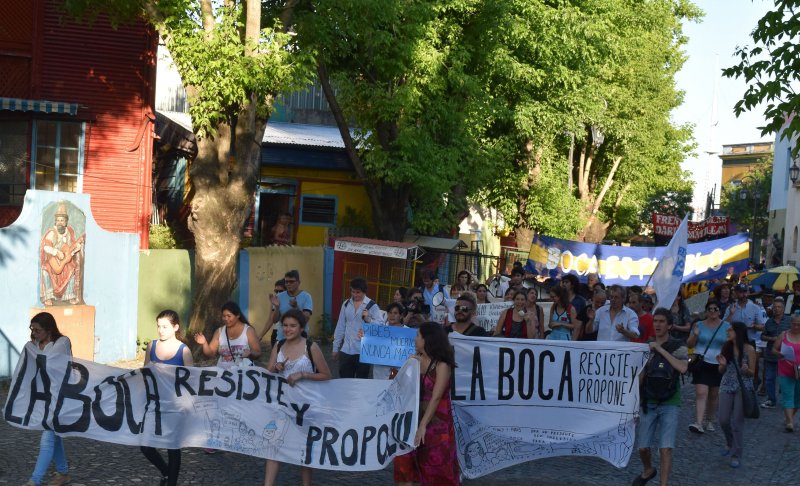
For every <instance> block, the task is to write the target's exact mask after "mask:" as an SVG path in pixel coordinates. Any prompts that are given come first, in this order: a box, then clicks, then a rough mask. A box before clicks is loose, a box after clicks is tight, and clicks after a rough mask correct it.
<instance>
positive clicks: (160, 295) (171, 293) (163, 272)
mask: <svg viewBox="0 0 800 486" xmlns="http://www.w3.org/2000/svg"><path fill="white" fill-rule="evenodd" d="M193 269H194V253H193V252H189V251H188V250H147V251H142V252H140V254H139V305H138V309H137V319H138V327H137V337H138V338H139V339H140V340H144V342H147V341H149V340H151V339H155V338H157V337H158V333H156V316H157V315H158V313H159V312H161V311H162V310H164V309H173V310H174V311H176V312H177V313H178V314H179V315H180V317H181V325H182V327H183V328H184V329H185V328H186V326H187V325H188V324H189V314H190V312H191V306H192V272H193Z"/></svg>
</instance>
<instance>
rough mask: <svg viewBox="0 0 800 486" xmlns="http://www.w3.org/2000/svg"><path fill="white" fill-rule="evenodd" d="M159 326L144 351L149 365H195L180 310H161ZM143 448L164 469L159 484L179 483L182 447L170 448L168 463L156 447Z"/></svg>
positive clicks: (166, 485)
mask: <svg viewBox="0 0 800 486" xmlns="http://www.w3.org/2000/svg"><path fill="white" fill-rule="evenodd" d="M156 329H157V330H158V339H154V340H152V341H150V344H148V345H147V351H146V352H145V354H144V365H145V366H148V365H149V364H150V363H163V364H167V365H173V366H192V365H194V360H193V359H192V353H191V351H189V347H188V346H186V345H185V344H183V341H181V339H180V335H181V321H180V317H178V313H177V312H175V311H174V310H171V309H165V310H163V311H161V312H159V314H158V316H157V317H156ZM139 449H140V450H141V451H142V454H144V457H146V458H147V460H148V461H150V463H151V464H152V465H154V466H155V467H156V468H157V469H158V470H159V472H161V482H159V483H158V484H159V486H175V485H177V484H178V474H179V473H180V471H181V450H180V449H167V462H164V458H163V457H161V454H160V453H159V452H158V450H156V448H155V447H145V446H141V447H139Z"/></svg>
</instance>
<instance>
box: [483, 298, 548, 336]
mask: <svg viewBox="0 0 800 486" xmlns="http://www.w3.org/2000/svg"><path fill="white" fill-rule="evenodd" d="M510 290H512V291H513V292H514V298H513V302H514V304H513V305H512V306H511V307H509V308H508V309H506V310H504V311H503V312H501V313H500V317H499V318H498V319H497V325H496V326H495V328H494V334H493V335H494V336H505V337H510V338H522V339H536V338H538V337H540V329H541V324H540V323H539V320H538V319H537V318H536V313H535V312H531V311H530V310H528V309H527V307H526V306H527V302H528V293H527V292H526V291H525V289H518V290H514V289H510Z"/></svg>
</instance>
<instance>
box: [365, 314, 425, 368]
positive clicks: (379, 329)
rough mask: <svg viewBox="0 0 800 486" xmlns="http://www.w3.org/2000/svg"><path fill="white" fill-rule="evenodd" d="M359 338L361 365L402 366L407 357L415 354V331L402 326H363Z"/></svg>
mask: <svg viewBox="0 0 800 486" xmlns="http://www.w3.org/2000/svg"><path fill="white" fill-rule="evenodd" d="M362 329H364V337H363V338H361V354H360V355H359V357H360V358H359V359H360V361H361V362H362V363H370V364H377V365H384V366H394V367H396V368H399V367H401V366H403V363H405V362H406V360H407V359H408V357H409V356H411V355H412V354H414V353H416V352H417V349H416V345H415V339H416V337H417V330H416V329H412V328H409V327H402V326H386V325H383V324H364V325H363V326H362Z"/></svg>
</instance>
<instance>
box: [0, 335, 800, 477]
mask: <svg viewBox="0 0 800 486" xmlns="http://www.w3.org/2000/svg"><path fill="white" fill-rule="evenodd" d="M323 352H324V354H325V355H326V358H328V362H329V363H330V364H331V368H332V371H333V373H334V376H336V374H337V371H336V363H334V362H332V361H331V360H330V345H323ZM683 390H684V394H683V396H684V400H683V401H684V403H683V407H682V409H681V422H680V424H681V425H680V429H679V432H678V437H677V448H676V450H675V454H674V465H673V471H672V476H671V481H670V484H673V485H691V486H695V485H707V486H711V485H723V484H724V485H725V486H738V485H741V486H745V485H747V486H751V485H753V484H758V485H760V486H765V485H781V486H786V485H792V484H800V479H799V478H800V460H798V459H800V431H798V432H795V433H794V434H789V433H786V432H784V430H783V414H782V411H781V410H780V409H779V408H775V409H771V410H765V409H762V410H761V412H762V414H761V418H759V419H757V420H746V422H745V427H746V428H745V454H744V458H743V461H742V467H741V468H739V469H731V468H730V467H728V461H727V460H726V458H723V457H721V456H720V455H719V450H720V449H721V448H722V446H723V445H724V443H725V441H724V437H723V435H722V432H721V431H720V430H717V431H716V432H712V433H709V432H707V433H705V434H703V435H695V434H691V433H690V432H689V431H688V429H687V427H688V425H689V423H690V422H693V421H694V419H693V414H694V403H693V401H692V399H693V397H694V389H693V387H692V386H691V385H690V384H689V383H688V380H687V384H686V385H684V387H683ZM7 394H8V390H7V389H5V388H3V389H2V390H0V403H2V404H5V400H6V396H7ZM759 398H761V397H759ZM717 428H718V429H719V427H717ZM39 437H40V433H39V432H33V431H26V430H21V429H18V428H15V427H11V426H10V425H8V424H7V423H6V422H5V421H0V485H15V486H19V485H22V484H24V483H25V481H27V479H28V478H29V477H30V473H31V471H32V470H33V465H34V462H35V461H36V455H37V453H38V445H39ZM65 444H66V449H67V457H68V458H69V460H70V468H71V475H72V478H73V482H72V483H71V484H73V485H75V486H80V485H100V484H113V485H131V486H146V485H157V484H158V477H157V473H156V469H155V468H154V467H153V466H151V465H150V463H149V462H147V460H145V459H144V456H142V455H141V454H140V453H139V451H138V449H137V448H135V447H129V446H121V445H115V444H107V443H102V442H97V441H91V440H86V439H79V438H67V439H66V440H65ZM657 467H658V466H657ZM659 469H660V468H659ZM640 471H641V463H640V461H639V458H638V453H637V452H636V450H635V449H634V452H633V455H632V456H631V460H630V463H629V464H628V467H626V468H624V469H616V468H615V467H613V466H611V465H610V464H607V463H605V462H604V461H601V460H599V459H596V458H590V457H559V458H552V459H542V460H538V461H533V462H528V463H525V464H521V465H518V466H513V467H510V468H507V469H504V470H501V471H498V472H496V473H494V474H491V475H488V476H485V477H483V478H480V479H478V480H473V481H465V484H467V485H470V486H472V485H475V486H478V485H480V486H489V485H491V486H505V485H534V486H568V485H569V486H598V485H603V486H605V485H627V484H630V482H631V480H632V479H633V478H634V477H635V476H636V475H637V474H638V473H639V472H640ZM263 480H264V461H263V460H262V459H257V458H253V457H249V456H243V455H239V454H235V453H229V452H220V453H217V454H213V455H208V454H205V453H203V452H202V451H200V450H197V449H184V451H183V457H182V466H181V479H180V484H186V485H208V486H221V485H236V486H251V485H259V484H262V483H263ZM278 482H279V484H286V485H295V484H300V474H299V468H298V467H295V466H289V465H283V466H282V467H281V471H280V474H279V476H278ZM314 483H315V484H320V485H328V484H332V485H352V484H358V485H363V486H366V485H382V484H392V469H391V467H389V468H387V469H386V470H383V471H373V472H362V473H341V472H331V471H322V470H317V471H315V472H314ZM649 484H658V478H655V479H654V480H653V481H651V482H650V483H649Z"/></svg>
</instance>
